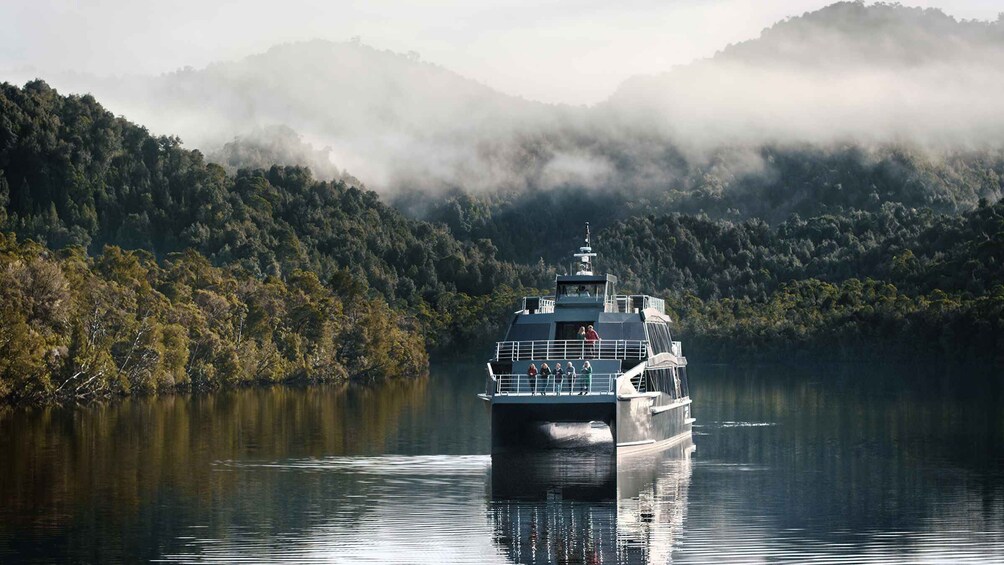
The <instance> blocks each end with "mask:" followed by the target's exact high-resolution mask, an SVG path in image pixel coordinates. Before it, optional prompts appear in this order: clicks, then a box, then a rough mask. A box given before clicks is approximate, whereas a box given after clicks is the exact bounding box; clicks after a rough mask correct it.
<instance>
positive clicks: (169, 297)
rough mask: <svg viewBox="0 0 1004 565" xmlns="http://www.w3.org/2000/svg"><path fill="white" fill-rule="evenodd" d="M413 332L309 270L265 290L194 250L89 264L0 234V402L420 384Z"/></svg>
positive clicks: (419, 350)
mask: <svg viewBox="0 0 1004 565" xmlns="http://www.w3.org/2000/svg"><path fill="white" fill-rule="evenodd" d="M414 325H415V322H414V321H411V320H408V319H405V318H403V317H402V316H401V315H400V314H399V313H397V312H395V311H393V310H392V309H391V308H390V307H389V306H388V305H387V304H386V302H384V301H383V300H382V299H379V298H377V299H368V298H366V297H364V296H361V295H360V294H359V293H358V289H356V288H353V287H352V286H344V287H342V288H338V289H334V288H331V287H330V286H325V285H324V284H322V283H321V282H320V280H319V279H318V278H317V275H316V274H314V273H312V272H310V271H301V270H296V271H293V272H291V273H290V274H289V275H288V276H286V277H284V278H283V279H280V278H278V277H272V276H268V277H264V278H257V277H253V276H250V275H249V274H248V273H247V272H246V271H244V270H243V269H240V268H239V267H235V268H226V269H223V268H219V267H214V266H212V265H211V264H210V263H209V261H207V260H206V258H205V257H203V256H201V255H199V254H198V253H197V252H195V251H192V250H189V251H186V252H181V253H172V254H168V255H167V256H166V257H165V258H164V259H163V260H161V261H158V260H157V259H156V258H155V257H154V256H153V255H152V254H150V253H149V252H146V251H124V250H122V249H120V248H118V247H113V246H108V247H105V249H104V250H103V252H102V253H100V254H99V255H97V256H93V257H91V256H88V255H87V253H86V252H85V250H84V249H83V248H80V247H71V248H67V249H64V250H62V251H59V252H52V251H49V250H47V249H46V248H44V247H42V246H40V245H38V244H36V243H32V242H18V241H17V240H16V239H15V238H14V237H13V236H2V235H0V398H3V399H8V400H12V401H19V400H29V401H37V400H46V399H61V398H71V399H88V398H93V397H100V396H109V395H121V394H129V393H137V392H154V391H159V390H171V389H177V388H196V389H205V388H217V387H220V386H226V385H237V384H242V383H272V382H279V381H288V380H309V381H329V382H345V381H348V380H350V379H354V380H373V379H381V378H384V377H387V376H394V375H400V374H414V375H421V374H424V372H425V371H426V370H427V368H428V357H427V354H426V351H425V344H424V342H423V340H422V338H421V336H420V335H419V334H418V333H417V332H416V331H415V328H414Z"/></svg>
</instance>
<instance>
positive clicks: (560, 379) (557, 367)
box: [554, 361, 565, 395]
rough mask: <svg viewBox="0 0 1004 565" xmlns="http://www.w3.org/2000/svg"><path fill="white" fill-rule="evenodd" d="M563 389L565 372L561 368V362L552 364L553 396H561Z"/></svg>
mask: <svg viewBox="0 0 1004 565" xmlns="http://www.w3.org/2000/svg"><path fill="white" fill-rule="evenodd" d="M563 388H565V370H564V369H562V368H561V362H560V361H559V362H557V363H555V364H554V394H555V395H559V394H561V389H563Z"/></svg>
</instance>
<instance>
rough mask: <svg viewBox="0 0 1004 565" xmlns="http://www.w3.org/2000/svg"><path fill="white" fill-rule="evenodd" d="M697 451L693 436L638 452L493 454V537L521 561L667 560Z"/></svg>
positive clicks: (678, 529)
mask: <svg viewBox="0 0 1004 565" xmlns="http://www.w3.org/2000/svg"><path fill="white" fill-rule="evenodd" d="M694 449H695V447H694V444H693V442H692V441H690V440H689V439H688V440H687V441H686V442H684V443H678V444H676V445H674V446H672V447H669V448H665V449H661V450H657V451H648V452H642V453H637V454H620V455H618V454H615V452H614V449H613V447H612V446H611V445H609V444H608V445H605V446H597V447H591V448H588V449H575V450H572V449H565V450H548V451H535V452H515V453H501V454H495V455H492V469H491V478H490V481H491V501H490V503H489V509H488V513H489V520H490V521H491V523H492V527H493V535H494V541H495V543H496V545H497V546H498V547H499V548H500V549H502V550H503V551H504V552H505V553H506V555H507V556H508V557H509V559H511V560H512V561H513V562H516V563H660V562H661V563H665V562H667V561H668V560H669V559H670V557H671V554H672V550H673V544H674V541H676V540H677V539H678V538H679V536H680V533H681V531H682V529H683V524H684V519H685V517H686V506H687V490H688V487H689V486H690V475H691V467H690V456H691V453H693V451H694Z"/></svg>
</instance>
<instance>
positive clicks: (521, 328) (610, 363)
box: [480, 224, 694, 452]
mask: <svg viewBox="0 0 1004 565" xmlns="http://www.w3.org/2000/svg"><path fill="white" fill-rule="evenodd" d="M574 257H575V258H576V261H577V263H578V268H577V271H576V273H575V274H574V275H558V276H557V278H556V280H555V293H554V295H553V296H528V297H524V298H523V300H522V304H521V305H520V306H521V308H520V310H518V311H516V312H515V313H514V315H513V317H512V321H511V322H510V323H509V327H508V330H507V331H506V335H505V339H504V341H500V342H498V343H496V344H495V351H494V355H493V356H492V359H491V360H490V361H489V362H488V364H487V369H488V375H487V378H486V385H485V392H484V393H483V394H481V395H480V396H481V398H482V399H483V400H485V401H486V402H489V403H490V404H491V426H492V450H493V452H496V451H501V450H505V449H508V448H513V447H523V446H530V445H534V444H538V443H540V441H541V440H545V441H546V440H547V437H545V436H546V432H547V430H548V429H553V425H554V424H572V423H581V424H587V425H588V424H592V426H596V425H599V426H603V425H606V426H607V427H609V429H610V434H611V437H612V439H613V443H614V446H615V447H616V448H617V450H618V451H624V450H631V451H635V450H642V449H649V448H661V447H669V446H670V445H672V444H675V443H677V442H681V441H684V440H687V439H689V438H690V437H691V431H692V427H693V423H694V418H693V415H692V412H691V399H690V386H689V382H688V380H687V359H686V357H684V356H683V351H682V344H681V343H680V342H679V341H673V338H672V333H671V331H670V324H671V323H672V320H671V319H670V318H669V316H667V315H666V311H665V304H664V302H663V300H661V299H659V298H655V297H653V296H648V295H619V294H617V289H616V287H617V277H615V276H613V275H609V274H605V275H598V274H594V273H593V259H594V258H595V257H596V253H594V252H593V250H592V247H591V244H590V236H589V225H588V224H586V237H585V242H584V245H583V246H581V247H580V248H579V252H578V253H575V254H574ZM583 332H588V333H587V334H586V339H584V338H583ZM544 364H547V366H548V367H549V368H550V369H551V370H552V373H551V374H550V375H548V376H544V375H542V374H541V369H542V368H543V365H544ZM531 365H532V366H533V367H534V368H535V369H536V373H537V374H536V377H533V376H531V372H532V371H531V370H530V369H531ZM557 365H560V366H561V367H562V369H563V371H564V375H563V376H562V377H560V378H559V377H556V375H555V374H554V373H553V370H554V369H555V368H556V366H557ZM569 367H571V368H572V369H574V372H575V374H574V376H572V375H570V373H571V371H570V370H569ZM587 367H589V368H591V374H589V375H586V369H587Z"/></svg>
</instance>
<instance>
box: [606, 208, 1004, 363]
mask: <svg viewBox="0 0 1004 565" xmlns="http://www.w3.org/2000/svg"><path fill="white" fill-rule="evenodd" d="M597 250H598V252H599V253H600V257H602V258H603V267H604V268H606V269H608V270H610V271H611V272H616V273H620V274H621V276H622V277H623V278H622V282H623V284H625V285H626V286H627V287H629V288H639V289H644V290H647V291H654V292H656V293H658V294H663V295H666V296H667V297H668V298H669V304H670V305H671V307H672V308H674V309H675V310H676V316H675V317H677V318H678V319H679V320H680V322H681V329H682V331H683V333H684V335H686V336H687V337H690V338H692V341H691V342H690V345H691V346H692V347H696V348H697V350H698V351H700V352H701V354H703V355H709V356H713V357H718V358H723V357H733V358H734V357H736V356H745V357H748V358H758V357H759V358H763V357H775V356H776V357H788V358H790V357H791V356H793V355H803V356H806V357H812V358H814V359H858V358H885V359H909V358H913V359H924V360H933V359H939V358H940V359H951V360H955V361H959V360H968V361H974V360H991V361H998V362H1004V200H1001V201H998V202H997V203H995V204H993V205H990V204H988V203H986V202H984V203H982V204H981V205H980V206H979V207H978V209H976V210H974V211H972V212H968V213H965V214H961V215H939V214H934V213H932V212H931V211H930V210H926V209H925V210H919V211H918V210H916V209H910V208H906V207H904V206H903V205H901V204H892V203H887V204H885V205H884V206H883V207H882V209H881V210H879V211H878V212H866V211H857V212H853V213H850V214H848V215H846V216H842V217H836V216H818V217H814V218H810V219H807V220H803V219H801V218H798V217H797V216H795V217H793V218H792V219H790V220H788V221H786V222H782V223H780V224H778V225H777V226H773V227H772V226H770V225H768V224H767V223H765V222H763V221H761V220H748V221H745V222H738V223H736V222H730V221H725V220H717V221H713V220H710V219H708V218H707V217H694V216H686V215H679V214H674V215H666V216H658V217H656V216H647V217H637V218H632V219H630V220H626V221H624V222H620V223H618V224H616V225H614V226H612V227H610V228H609V229H607V230H605V231H604V232H602V233H601V234H599V236H598V238H597Z"/></svg>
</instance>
